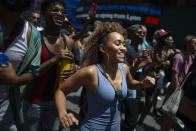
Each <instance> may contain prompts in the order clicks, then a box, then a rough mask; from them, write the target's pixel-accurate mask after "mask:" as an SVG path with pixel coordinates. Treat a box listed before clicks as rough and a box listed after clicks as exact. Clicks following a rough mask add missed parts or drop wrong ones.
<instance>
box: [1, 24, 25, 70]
mask: <svg viewBox="0 0 196 131" xmlns="http://www.w3.org/2000/svg"><path fill="white" fill-rule="evenodd" d="M27 31H28V22H27V21H25V24H24V28H23V31H22V32H21V33H20V34H19V35H18V36H17V37H16V38H15V40H14V41H13V42H12V43H11V44H10V45H9V47H8V48H7V50H6V52H5V54H6V55H7V56H8V59H9V62H11V63H12V64H13V67H14V69H15V71H16V70H17V69H18V66H19V65H20V63H21V62H22V60H23V58H24V56H25V55H26V53H27V48H28V46H27V37H26V36H27Z"/></svg>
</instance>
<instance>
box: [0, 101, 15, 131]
mask: <svg viewBox="0 0 196 131" xmlns="http://www.w3.org/2000/svg"><path fill="white" fill-rule="evenodd" d="M0 131H17V128H16V125H15V124H14V121H13V113H12V110H11V107H10V102H9V100H8V99H7V100H5V101H3V102H1V103H0Z"/></svg>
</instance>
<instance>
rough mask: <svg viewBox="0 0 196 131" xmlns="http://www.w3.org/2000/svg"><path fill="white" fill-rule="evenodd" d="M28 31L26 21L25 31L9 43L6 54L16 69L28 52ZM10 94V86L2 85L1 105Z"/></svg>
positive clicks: (0, 88)
mask: <svg viewBox="0 0 196 131" xmlns="http://www.w3.org/2000/svg"><path fill="white" fill-rule="evenodd" d="M27 31H28V22H27V21H25V24H24V28H23V31H22V32H21V33H20V34H19V35H18V36H17V37H16V38H15V40H14V41H13V42H12V43H11V44H10V45H9V47H8V48H7V50H6V51H5V54H6V55H7V56H8V58H9V62H11V63H12V65H13V67H14V69H15V71H16V70H17V68H18V66H19V65H20V63H21V62H22V60H23V58H24V56H25V55H26V53H27V48H28V47H27V37H26V36H27ZM8 96H9V87H8V86H6V85H0V106H1V104H2V102H3V101H5V100H7V99H8Z"/></svg>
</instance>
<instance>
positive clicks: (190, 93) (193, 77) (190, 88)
mask: <svg viewBox="0 0 196 131" xmlns="http://www.w3.org/2000/svg"><path fill="white" fill-rule="evenodd" d="M182 88H183V89H184V95H185V96H187V97H188V98H189V99H191V100H192V101H195V102H196V96H195V93H196V69H194V70H192V71H190V72H189V73H188V78H187V79H186V80H185V83H184V85H183V87H182Z"/></svg>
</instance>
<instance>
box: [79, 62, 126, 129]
mask: <svg viewBox="0 0 196 131" xmlns="http://www.w3.org/2000/svg"><path fill="white" fill-rule="evenodd" d="M96 68H97V73H98V88H97V90H96V91H95V92H87V97H88V115H87V118H86V119H85V120H84V121H83V122H82V124H81V127H80V130H81V131H120V111H119V101H121V100H123V99H124V98H125V97H126V95H127V82H126V77H125V72H124V68H123V66H122V64H119V65H118V68H119V69H120V71H121V74H122V83H121V89H120V90H118V91H116V92H115V90H114V88H113V87H112V85H111V84H110V82H109V81H108V80H107V79H106V77H105V76H104V74H103V73H102V69H101V67H100V66H99V65H96Z"/></svg>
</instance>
